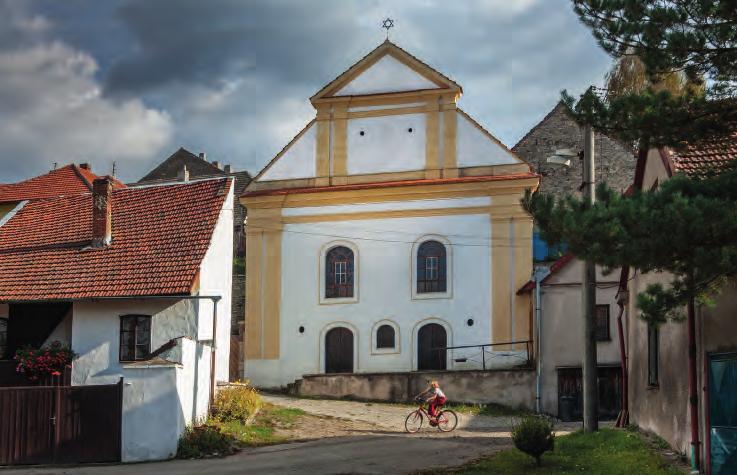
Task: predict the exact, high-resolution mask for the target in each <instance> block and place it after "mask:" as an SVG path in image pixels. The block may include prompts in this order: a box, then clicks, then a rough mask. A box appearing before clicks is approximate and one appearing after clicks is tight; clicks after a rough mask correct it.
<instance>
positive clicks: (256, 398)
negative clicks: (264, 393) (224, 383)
mask: <svg viewBox="0 0 737 475" xmlns="http://www.w3.org/2000/svg"><path fill="white" fill-rule="evenodd" d="M262 404H263V401H262V400H261V396H260V395H259V393H258V392H257V391H256V390H255V389H253V388H252V387H250V386H248V385H247V384H240V385H236V386H229V387H226V388H223V389H221V390H220V391H219V392H218V393H217V394H216V395H215V402H214V404H213V406H212V417H213V418H214V419H216V420H218V421H222V422H231V421H239V422H243V423H247V422H249V421H250V420H251V419H252V418H253V417H254V416H255V415H256V413H257V412H258V410H259V409H260V408H261V405H262Z"/></svg>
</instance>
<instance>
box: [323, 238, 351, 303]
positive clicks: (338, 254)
mask: <svg viewBox="0 0 737 475" xmlns="http://www.w3.org/2000/svg"><path fill="white" fill-rule="evenodd" d="M351 297H353V251H351V250H350V249H349V248H347V247H345V246H336V247H334V248H332V249H330V250H329V251H328V252H327V254H326V255H325V298H326V299H335V298H351Z"/></svg>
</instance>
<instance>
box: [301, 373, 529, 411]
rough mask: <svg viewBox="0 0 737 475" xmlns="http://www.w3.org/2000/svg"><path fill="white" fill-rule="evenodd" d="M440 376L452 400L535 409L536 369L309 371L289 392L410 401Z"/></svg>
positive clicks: (439, 379)
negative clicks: (319, 372)
mask: <svg viewBox="0 0 737 475" xmlns="http://www.w3.org/2000/svg"><path fill="white" fill-rule="evenodd" d="M428 380H437V381H438V383H440V387H441V388H442V389H443V391H444V392H445V394H446V396H447V397H448V399H449V400H450V401H453V402H464V403H476V404H488V403H494V404H502V405H505V406H510V407H515V408H517V407H518V408H523V409H529V410H532V409H534V405H535V371H534V370H531V369H515V370H491V371H476V370H472V371H416V372H411V373H356V374H316V375H306V376H305V377H304V378H302V379H301V380H298V381H297V382H296V383H295V384H294V385H293V386H292V387H291V388H290V392H291V393H292V394H296V395H299V396H310V397H321V398H333V399H354V400H359V401H386V402H409V401H411V400H412V399H413V397H414V396H415V395H417V394H419V393H421V392H422V391H424V390H425V389H427V387H428Z"/></svg>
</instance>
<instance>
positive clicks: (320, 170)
mask: <svg viewBox="0 0 737 475" xmlns="http://www.w3.org/2000/svg"><path fill="white" fill-rule="evenodd" d="M316 120H317V124H316V126H317V140H316V143H315V157H316V160H315V177H316V179H315V185H316V186H327V185H329V184H330V109H329V108H327V107H326V108H320V109H318V110H317V118H316Z"/></svg>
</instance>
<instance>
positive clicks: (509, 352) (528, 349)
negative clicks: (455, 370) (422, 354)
mask: <svg viewBox="0 0 737 475" xmlns="http://www.w3.org/2000/svg"><path fill="white" fill-rule="evenodd" d="M521 345H525V346H524V350H521V349H515V347H518V346H521ZM500 346H501V347H509V349H502V350H496V351H494V350H493V349H494V347H500ZM469 348H478V349H479V350H480V352H481V361H478V360H474V359H473V358H471V357H468V356H461V357H459V358H453V361H454V362H456V363H466V362H468V361H469V360H470V361H475V362H476V363H479V362H480V363H481V368H482V369H483V370H486V361H487V358H489V359H492V360H493V359H494V358H507V359H512V360H518V361H519V362H520V365H526V366H531V364H532V340H517V341H504V342H499V343H484V344H482V345H459V346H441V347H437V348H432V349H431V351H450V352H451V357H452V356H453V350H466V349H469ZM487 348H490V350H489V349H487ZM521 352H523V354H520V353H521Z"/></svg>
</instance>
